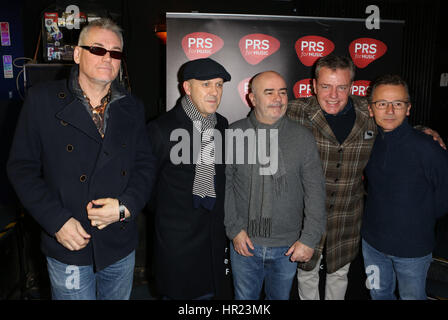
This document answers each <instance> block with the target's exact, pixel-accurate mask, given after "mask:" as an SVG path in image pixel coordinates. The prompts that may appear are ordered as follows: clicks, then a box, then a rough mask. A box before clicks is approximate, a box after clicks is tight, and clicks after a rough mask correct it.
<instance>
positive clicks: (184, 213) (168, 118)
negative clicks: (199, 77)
mask: <svg viewBox="0 0 448 320" xmlns="http://www.w3.org/2000/svg"><path fill="white" fill-rule="evenodd" d="M216 116H217V120H218V122H217V125H216V127H215V129H217V130H219V131H220V132H221V136H222V137H223V143H222V148H223V149H222V152H224V130H225V129H226V128H227V127H228V122H227V120H226V119H225V118H224V117H223V116H221V115H219V114H216ZM176 129H183V130H185V131H184V132H188V135H189V137H193V122H192V121H191V120H190V118H188V116H187V114H186V113H185V111H184V110H183V108H182V106H181V104H180V103H179V104H178V105H176V106H175V107H174V108H173V109H171V110H170V111H168V112H167V113H165V114H164V115H162V116H160V117H159V118H158V119H156V120H154V121H151V122H150V123H149V124H148V132H149V137H150V140H151V145H152V149H153V150H154V153H155V154H156V156H157V158H158V168H159V169H158V178H157V182H156V186H155V187H154V193H155V194H154V198H155V201H156V202H155V211H156V212H155V222H154V225H155V240H154V244H155V248H154V263H155V273H156V274H155V276H156V283H157V288H158V292H159V294H161V295H163V296H168V297H170V298H173V299H193V298H196V297H200V296H202V295H204V294H207V293H209V292H214V294H215V298H218V299H219V298H220V296H221V294H222V287H223V281H224V278H225V274H224V272H225V270H224V257H225V256H224V254H225V247H226V243H227V242H226V241H227V240H226V235H225V230H224V192H225V168H224V167H225V165H224V164H215V172H216V176H215V186H216V188H215V191H216V203H215V205H214V208H213V210H212V211H208V210H206V209H204V208H202V207H201V208H197V209H196V208H194V207H193V195H192V190H193V181H194V176H195V164H194V163H193V161H190V162H189V163H190V164H174V163H173V162H172V161H171V160H170V151H171V148H172V147H173V146H174V145H176V144H177V143H178V141H170V135H171V133H172V132H173V131H174V130H176ZM215 141H216V140H215ZM191 142H192V140H191V141H190V144H189V146H190V155H192V150H193V148H192V143H191ZM223 154H224V153H223Z"/></svg>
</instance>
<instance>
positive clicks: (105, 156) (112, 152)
mask: <svg viewBox="0 0 448 320" xmlns="http://www.w3.org/2000/svg"><path fill="white" fill-rule="evenodd" d="M120 101H121V100H119V101H116V102H113V103H112V104H111V105H110V106H109V108H110V109H109V118H108V120H107V121H108V122H107V128H106V134H105V135H104V141H103V145H102V148H101V153H100V154H99V156H98V161H97V165H96V168H97V169H99V168H101V167H103V166H104V165H105V164H106V163H107V162H108V161H109V160H110V159H113V158H114V157H115V156H116V155H118V154H119V153H121V152H124V151H127V149H129V148H130V147H131V143H132V142H131V141H129V134H130V133H131V132H133V130H132V129H133V126H134V122H133V121H132V115H131V114H130V113H129V111H128V109H127V108H126V104H125V103H122V102H120ZM92 122H93V121H92Z"/></svg>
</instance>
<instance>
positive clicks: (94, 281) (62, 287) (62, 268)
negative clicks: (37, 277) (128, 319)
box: [47, 251, 135, 300]
mask: <svg viewBox="0 0 448 320" xmlns="http://www.w3.org/2000/svg"><path fill="white" fill-rule="evenodd" d="M134 265H135V251H132V252H131V253H130V254H129V255H128V256H127V257H124V258H123V259H121V260H119V261H117V262H115V263H113V264H111V265H110V266H108V267H106V268H104V269H102V270H100V271H98V272H94V269H93V266H92V265H88V266H74V265H68V264H64V263H62V262H60V261H58V260H56V259H53V258H50V257H47V267H48V275H49V277H50V282H51V295H52V298H53V300H129V297H130V295H131V291H132V281H133V278H134Z"/></svg>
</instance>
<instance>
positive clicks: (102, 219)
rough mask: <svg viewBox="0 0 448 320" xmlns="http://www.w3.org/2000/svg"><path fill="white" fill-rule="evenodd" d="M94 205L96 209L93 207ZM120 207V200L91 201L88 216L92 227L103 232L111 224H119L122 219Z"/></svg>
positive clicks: (88, 206) (88, 205)
mask: <svg viewBox="0 0 448 320" xmlns="http://www.w3.org/2000/svg"><path fill="white" fill-rule="evenodd" d="M94 205H95V206H96V208H94V207H93V206H94ZM118 206H119V204H118V200H117V199H112V198H103V199H96V200H92V201H90V202H89V203H88V204H87V216H88V218H89V220H90V221H91V223H92V226H94V227H97V228H98V229H100V230H101V229H104V228H105V227H107V226H108V225H110V224H111V223H114V222H117V221H118V220H119V219H120V217H119V210H118Z"/></svg>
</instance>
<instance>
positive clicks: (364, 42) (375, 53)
mask: <svg viewBox="0 0 448 320" xmlns="http://www.w3.org/2000/svg"><path fill="white" fill-rule="evenodd" d="M348 50H349V52H350V56H351V57H352V60H353V63H354V64H355V65H356V66H357V67H358V68H361V69H362V68H365V67H367V66H368V65H369V64H371V63H372V62H373V61H375V60H377V59H379V58H380V57H382V56H383V55H384V54H385V53H386V51H387V46H386V44H385V43H384V42H381V41H379V40H376V39H372V38H359V39H356V40H353V41H352V43H350V45H349V47H348Z"/></svg>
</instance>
